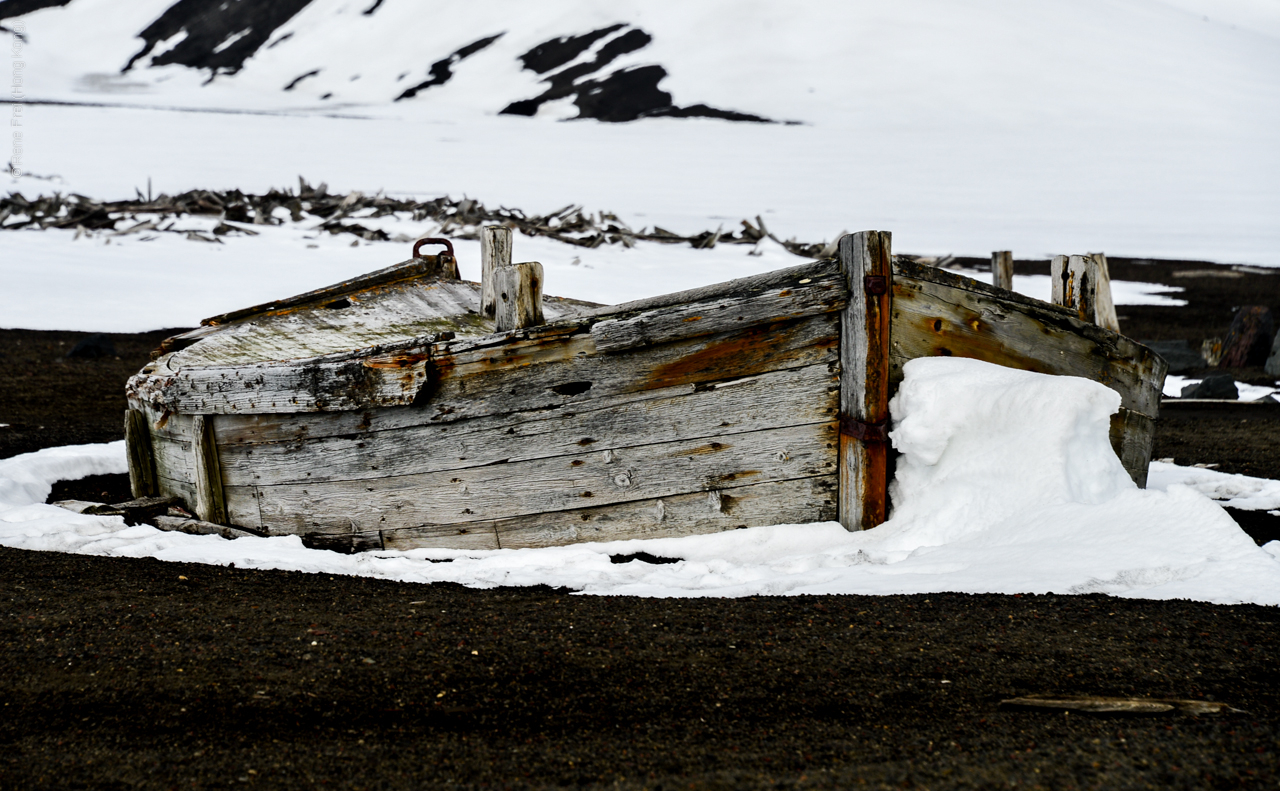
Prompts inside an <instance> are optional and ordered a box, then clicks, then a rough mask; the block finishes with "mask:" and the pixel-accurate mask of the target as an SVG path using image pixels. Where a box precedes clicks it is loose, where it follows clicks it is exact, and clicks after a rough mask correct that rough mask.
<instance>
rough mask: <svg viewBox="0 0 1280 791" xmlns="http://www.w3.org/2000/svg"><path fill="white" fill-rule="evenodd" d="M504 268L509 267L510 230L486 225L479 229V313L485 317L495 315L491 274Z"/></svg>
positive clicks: (495, 302)
mask: <svg viewBox="0 0 1280 791" xmlns="http://www.w3.org/2000/svg"><path fill="white" fill-rule="evenodd" d="M504 266H511V229H510V228H507V227H504V226H501V225H486V226H484V227H483V228H481V229H480V312H481V313H483V314H484V315H486V316H493V315H495V314H496V311H497V307H498V303H497V299H496V298H495V296H494V293H495V292H494V287H493V273H494V270H496V269H500V268H502V267H504Z"/></svg>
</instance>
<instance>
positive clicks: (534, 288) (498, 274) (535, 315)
mask: <svg viewBox="0 0 1280 791" xmlns="http://www.w3.org/2000/svg"><path fill="white" fill-rule="evenodd" d="M493 290H494V296H495V297H496V299H497V307H498V310H497V314H496V316H495V317H494V318H495V319H496V320H497V328H496V329H497V331H498V332H506V331H507V330H518V329H522V328H524V327H536V326H537V325H539V324H541V323H542V264H539V263H538V262H536V261H531V262H529V263H526V264H514V265H512V266H500V267H498V268H497V269H494V270H493Z"/></svg>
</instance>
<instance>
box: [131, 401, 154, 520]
mask: <svg viewBox="0 0 1280 791" xmlns="http://www.w3.org/2000/svg"><path fill="white" fill-rule="evenodd" d="M124 445H125V449H126V451H127V452H128V455H129V488H130V489H131V490H132V491H133V496H134V497H135V498H138V497H154V496H156V494H158V493H159V488H158V487H157V486H156V457H155V452H154V451H153V450H152V448H151V427H150V426H148V425H147V416H146V415H144V414H142V413H141V412H139V411H138V410H136V409H126V410H125V412H124Z"/></svg>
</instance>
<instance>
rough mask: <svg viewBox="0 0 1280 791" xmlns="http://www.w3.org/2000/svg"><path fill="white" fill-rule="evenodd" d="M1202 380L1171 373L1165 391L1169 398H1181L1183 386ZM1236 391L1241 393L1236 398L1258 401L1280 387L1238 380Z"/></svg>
mask: <svg viewBox="0 0 1280 791" xmlns="http://www.w3.org/2000/svg"><path fill="white" fill-rule="evenodd" d="M1201 381H1203V380H1201V379H1193V378H1191V377H1187V376H1174V375H1173V374H1170V375H1168V376H1166V377H1165V380H1164V390H1163V393H1164V395H1165V396H1167V397H1169V398H1180V397H1181V396H1182V388H1184V387H1186V386H1187V385H1193V384H1199V383H1200V382H1201ZM1236 392H1237V393H1238V394H1239V398H1237V399H1236V400H1238V401H1257V400H1258V399H1259V398H1262V397H1263V396H1268V395H1271V394H1272V393H1277V392H1280V388H1276V387H1267V386H1266V385H1251V384H1247V383H1245V382H1236Z"/></svg>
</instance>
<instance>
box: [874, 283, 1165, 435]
mask: <svg viewBox="0 0 1280 791" xmlns="http://www.w3.org/2000/svg"><path fill="white" fill-rule="evenodd" d="M946 274H947V273H945V272H939V271H938V270H936V269H932V268H930V267H925V266H919V265H913V264H908V263H906V262H903V261H899V262H898V263H896V264H895V265H894V281H893V313H894V317H893V353H892V356H891V359H890V364H891V368H890V376H891V382H892V384H896V383H897V382H899V381H901V377H902V365H903V364H904V363H905V362H906V361H907V360H914V359H915V358H917V357H934V356H938V355H941V356H947V357H950V356H955V357H968V358H972V359H975V360H985V361H986V362H989V363H995V364H996V365H1003V366H1007V367H1009V368H1020V369H1022V370H1025V371H1036V372H1038V373H1045V374H1054V375H1057V376H1080V377H1084V378H1086V379H1092V380H1093V381H1095V382H1102V383H1104V384H1106V385H1107V386H1108V387H1110V388H1111V389H1112V390H1115V391H1116V392H1117V393H1119V394H1120V397H1121V398H1122V399H1123V401H1122V405H1123V406H1124V407H1126V408H1127V409H1132V410H1134V411H1135V412H1140V413H1142V414H1144V415H1147V416H1149V417H1155V416H1156V415H1158V414H1159V409H1160V390H1161V385H1162V384H1163V382H1164V375H1165V371H1167V370H1168V365H1167V364H1166V363H1165V362H1164V360H1163V359H1161V358H1160V356H1159V355H1157V354H1156V353H1155V352H1153V351H1151V350H1150V349H1147V348H1146V347H1144V346H1140V345H1139V344H1137V343H1136V342H1134V341H1132V340H1130V339H1129V338H1126V337H1124V336H1123V335H1119V334H1117V333H1114V332H1111V331H1110V330H1105V329H1103V328H1101V327H1098V326H1097V325H1093V324H1088V323H1086V322H1084V321H1082V320H1080V319H1078V318H1077V317H1076V316H1075V315H1074V314H1073V313H1072V312H1071V311H1069V310H1066V309H1064V308H1062V307H1059V306H1056V305H1049V304H1047V303H1044V302H1040V301H1039V300H1033V299H1030V298H1028V297H1023V296H1021V295H1020V294H1015V293H1013V292H1009V291H998V290H997V289H994V288H992V287H991V286H988V285H986V284H985V283H980V282H978V281H976V280H970V279H968V278H961V277H956V276H954V275H948V276H946V277H941V275H946Z"/></svg>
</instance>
